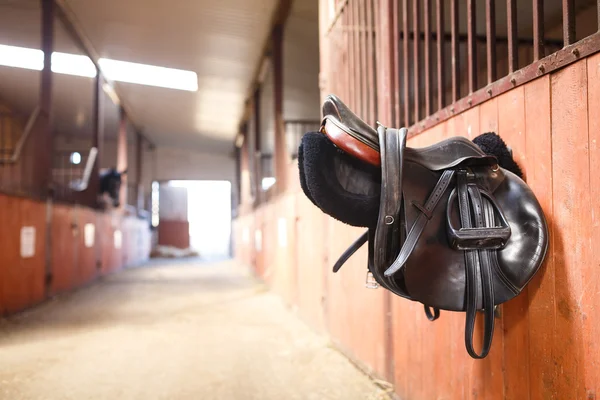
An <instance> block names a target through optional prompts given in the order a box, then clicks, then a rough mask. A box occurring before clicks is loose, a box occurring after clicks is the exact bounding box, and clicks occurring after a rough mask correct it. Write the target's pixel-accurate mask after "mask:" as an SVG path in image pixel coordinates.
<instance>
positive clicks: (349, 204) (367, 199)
mask: <svg viewBox="0 0 600 400" xmlns="http://www.w3.org/2000/svg"><path fill="white" fill-rule="evenodd" d="M323 114H324V118H323V123H322V129H321V132H312V133H307V134H305V135H304V137H303V139H302V143H301V145H300V150H299V166H300V179H301V185H302V188H303V190H304V193H305V194H306V195H307V197H309V199H310V200H311V201H312V202H313V203H314V204H315V205H316V206H317V207H319V208H321V210H323V211H324V212H325V213H327V214H329V215H331V216H333V217H334V218H336V219H338V220H340V221H342V222H345V223H348V224H351V225H354V226H364V227H367V228H368V230H367V232H366V233H365V234H363V235H362V236H361V237H360V238H358V240H357V241H356V242H355V243H354V244H353V245H352V246H350V248H349V249H348V250H347V251H346V252H345V253H344V254H343V255H342V256H341V257H340V259H339V260H338V262H337V263H336V265H335V266H334V271H337V270H339V268H340V267H341V266H342V265H343V264H344V262H345V261H346V260H348V258H349V257H350V256H351V255H352V254H353V253H354V252H356V250H358V248H360V247H361V246H362V245H363V244H364V243H366V242H368V246H369V257H368V271H369V277H372V280H369V281H368V282H367V283H368V286H370V287H377V286H382V287H384V288H385V289H388V290H390V291H391V292H393V293H395V294H396V295H398V296H401V297H403V298H406V299H409V300H413V301H418V302H421V303H423V304H424V308H425V312H426V314H427V317H428V318H429V319H430V320H435V319H436V318H437V317H438V316H439V310H449V311H464V312H466V327H465V345H466V349H467V351H468V353H469V354H470V355H471V357H473V358H484V357H485V356H486V355H487V354H488V352H489V350H490V347H491V342H492V335H493V331H494V311H495V306H496V305H498V304H502V303H504V302H506V301H508V300H510V299H512V298H513V297H515V296H517V295H518V294H519V293H520V292H521V290H522V289H523V288H524V287H525V285H526V284H527V283H528V282H529V280H530V279H531V278H532V277H533V275H534V274H535V273H536V272H537V271H538V269H539V268H540V266H541V264H542V262H543V260H544V258H545V255H546V251H547V247H548V228H547V224H546V220H545V217H544V214H543V211H542V209H541V207H540V205H539V203H538V201H537V199H536V197H535V195H534V193H533V192H532V191H531V190H530V188H529V187H528V186H527V184H526V183H525V182H524V181H523V180H522V179H521V178H520V177H518V176H517V175H516V174H514V173H512V172H510V171H508V170H506V169H505V168H503V167H502V166H500V165H498V159H497V157H495V156H493V155H490V154H486V153H485V152H484V151H483V150H482V149H481V148H480V147H479V146H477V145H476V144H475V143H473V142H471V141H469V140H467V139H465V138H462V137H454V138H450V139H447V140H444V141H442V142H439V143H437V144H435V145H432V146H429V147H425V148H419V149H413V148H408V147H406V140H407V129H406V128H401V129H395V128H387V127H384V126H381V125H379V126H378V128H377V129H373V128H372V127H370V126H368V125H367V124H366V123H365V122H364V121H362V120H360V118H358V117H357V116H356V115H354V113H352V112H351V111H350V110H349V109H348V107H346V106H345V105H344V104H343V103H342V102H341V101H340V100H339V99H338V98H336V97H335V96H329V97H328V98H327V100H326V102H325V104H324V106H323ZM370 150H372V151H374V152H376V153H378V155H379V162H375V161H374V159H373V157H372V154H371V156H369V155H368V153H369V151H370ZM365 155H366V156H365ZM477 311H483V313H484V321H485V322H484V336H483V338H484V339H483V348H482V350H481V351H480V352H477V351H475V349H474V348H473V330H474V325H475V317H476V312H477Z"/></svg>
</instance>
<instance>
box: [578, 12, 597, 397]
mask: <svg viewBox="0 0 600 400" xmlns="http://www.w3.org/2000/svg"><path fill="white" fill-rule="evenodd" d="M599 7H600V5H599ZM599 12H600V8H599ZM599 15H600V14H599ZM587 89H588V117H589V121H588V126H589V128H588V132H589V155H590V185H589V188H590V206H591V210H590V211H591V219H590V225H591V229H592V236H591V243H592V249H591V250H592V254H591V262H590V263H588V264H587V265H583V266H582V267H583V268H582V271H581V273H582V276H583V279H584V282H585V287H584V292H583V294H582V295H583V297H582V319H583V332H584V346H585V351H584V354H585V371H584V382H583V383H584V384H585V395H586V396H587V397H588V398H592V397H594V396H596V397H597V396H598V395H600V343H598V338H600V323H599V322H598V319H597V318H596V317H595V316H597V315H598V314H599V313H600V279H598V276H597V275H598V273H597V267H598V265H600V247H599V246H598V243H600V200H599V199H600V176H599V175H598V173H597V171H598V170H599V168H600V55H595V56H593V57H590V58H589V59H588V60H587Z"/></svg>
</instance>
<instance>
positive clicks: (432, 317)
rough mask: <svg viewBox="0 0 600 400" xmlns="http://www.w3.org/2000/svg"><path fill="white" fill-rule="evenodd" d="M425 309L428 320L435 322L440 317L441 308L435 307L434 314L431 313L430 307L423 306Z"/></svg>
mask: <svg viewBox="0 0 600 400" xmlns="http://www.w3.org/2000/svg"><path fill="white" fill-rule="evenodd" d="M423 308H424V309H425V315H426V316H427V319H428V320H430V321H435V320H436V319H438V318H439V317H440V309H439V308H436V307H433V313H432V312H431V307H429V306H428V305H425V304H423Z"/></svg>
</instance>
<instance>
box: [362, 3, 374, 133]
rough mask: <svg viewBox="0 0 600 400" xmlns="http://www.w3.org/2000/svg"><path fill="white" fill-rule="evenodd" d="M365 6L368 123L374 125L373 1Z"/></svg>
mask: <svg viewBox="0 0 600 400" xmlns="http://www.w3.org/2000/svg"><path fill="white" fill-rule="evenodd" d="M365 3H366V4H365V6H366V24H365V25H366V26H365V28H366V30H367V80H368V83H367V88H368V90H369V109H368V114H367V116H368V121H369V123H370V124H371V125H374V124H375V120H376V119H377V115H376V114H377V113H376V111H375V110H376V109H377V106H376V103H375V102H376V93H377V82H376V79H375V39H376V37H375V23H374V18H375V16H374V12H373V11H374V10H373V6H374V4H373V3H374V0H365Z"/></svg>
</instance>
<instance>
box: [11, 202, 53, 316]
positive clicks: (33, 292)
mask: <svg viewBox="0 0 600 400" xmlns="http://www.w3.org/2000/svg"><path fill="white" fill-rule="evenodd" d="M0 221H2V224H0V237H1V238H2V240H1V241H0V247H1V251H0V287H1V289H0V293H1V294H2V298H1V299H0V309H1V310H2V311H3V313H12V312H16V311H20V310H23V309H25V308H27V307H30V306H32V305H34V304H37V303H39V302H41V301H42V300H43V299H44V296H45V285H44V281H45V270H46V268H45V266H46V264H45V254H46V253H45V240H46V209H45V204H43V203H41V202H37V201H32V200H28V199H23V198H19V197H9V196H4V195H0ZM24 226H31V227H34V228H35V231H36V235H35V254H34V256H33V257H31V258H22V257H21V251H20V248H21V247H20V238H21V228H22V227H24Z"/></svg>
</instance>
